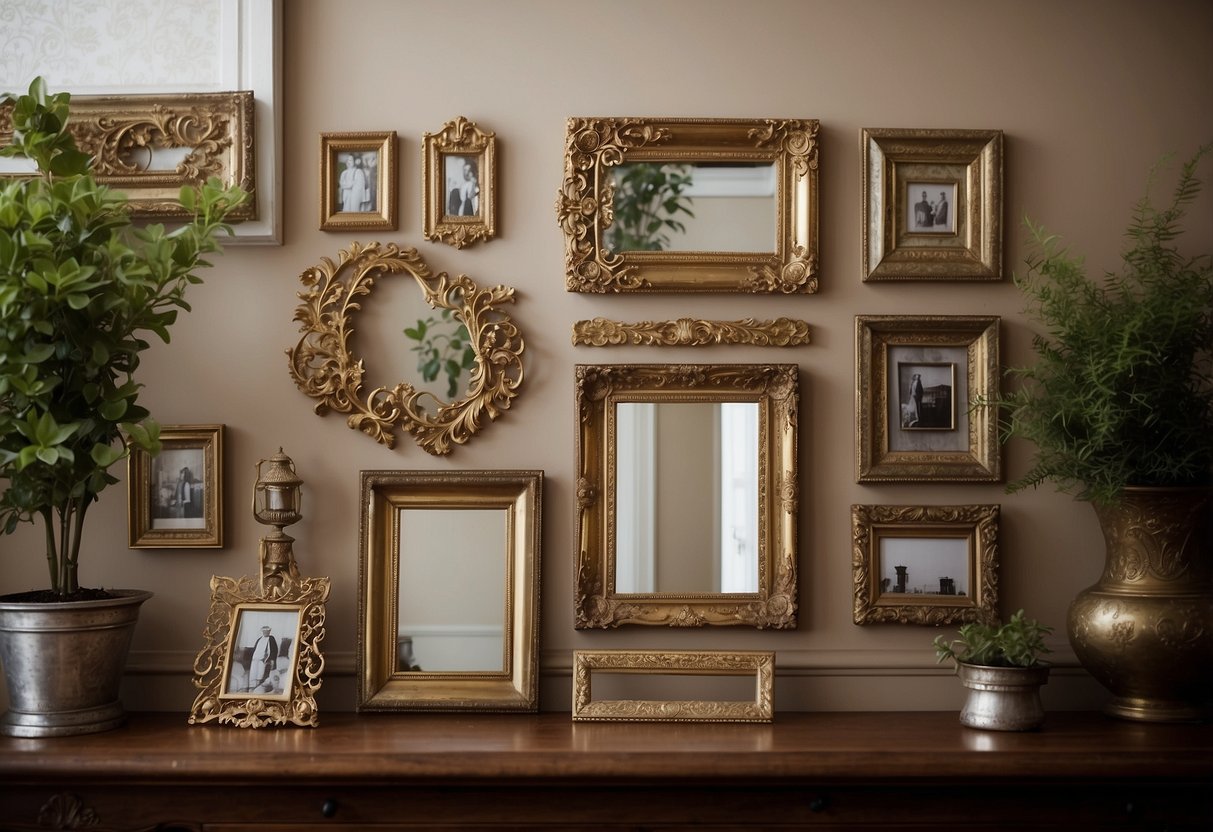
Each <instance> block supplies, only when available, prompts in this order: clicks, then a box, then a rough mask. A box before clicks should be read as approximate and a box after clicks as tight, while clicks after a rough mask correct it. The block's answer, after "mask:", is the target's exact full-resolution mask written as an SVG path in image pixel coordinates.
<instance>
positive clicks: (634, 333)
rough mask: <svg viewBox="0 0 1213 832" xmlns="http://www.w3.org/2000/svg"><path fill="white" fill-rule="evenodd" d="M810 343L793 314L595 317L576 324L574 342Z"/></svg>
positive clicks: (587, 344)
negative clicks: (632, 320)
mask: <svg viewBox="0 0 1213 832" xmlns="http://www.w3.org/2000/svg"><path fill="white" fill-rule="evenodd" d="M808 343H809V325H808V324H807V323H805V322H804V321H800V320H795V319H792V318H775V319H774V320H767V321H758V320H755V319H754V318H742V319H741V320H739V321H704V320H695V319H693V318H679V319H677V320H674V321H640V322H639V323H624V322H622V321H612V320H609V319H607V318H593V319H592V320H587V321H577V322H576V323H574V324H573V346H585V347H607V346H619V345H623V344H632V345H645V346H661V347H675V346H677V347H703V346H712V345H716V344H745V345H748V346H754V347H799V346H803V345H805V344H808Z"/></svg>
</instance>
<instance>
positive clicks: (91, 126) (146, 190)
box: [0, 90, 257, 221]
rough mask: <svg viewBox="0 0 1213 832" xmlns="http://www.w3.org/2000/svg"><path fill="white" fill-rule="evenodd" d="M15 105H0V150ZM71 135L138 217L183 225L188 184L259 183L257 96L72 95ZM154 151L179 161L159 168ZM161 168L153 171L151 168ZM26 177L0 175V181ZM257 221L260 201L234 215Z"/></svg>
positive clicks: (233, 217) (6, 140) (247, 187)
mask: <svg viewBox="0 0 1213 832" xmlns="http://www.w3.org/2000/svg"><path fill="white" fill-rule="evenodd" d="M12 129H13V127H12V115H11V105H9V106H8V107H0V147H2V146H4V145H7V144H8V143H9V141H10V140H11V136H12ZM68 131H69V132H70V133H71V134H72V136H73V137H74V138H75V139H76V145H77V146H78V147H79V148H80V149H81V150H82V151H84V152H85V153H87V154H89V155H91V156H92V157H93V174H94V175H95V177H96V179H97V181H98V182H100V183H101V184H103V185H108V186H110V187H112V188H114V189H116V190H119V191H122V192H124V193H125V194H126V195H127V197H128V198H129V200H130V202H129V207H130V211H131V214H132V215H134V216H137V217H148V218H159V219H184V218H188V217H190V216H192V213H191V212H190V211H188V210H186V209H185V208H183V207H182V206H181V203H180V202H179V201H178V194H179V192H180V191H181V188H182V187H184V186H187V185H189V186H194V187H197V186H200V185H202V184H203V183H204V182H206V181H207V180H208V179H209V178H211V177H217V178H219V179H220V180H221V181H222V182H223V183H224V184H225V185H239V186H240V187H241V188H244V189H245V190H246V191H249V192H250V193H253V191H254V185H255V183H256V169H255V163H254V159H255V150H256V145H255V143H254V118H253V93H252V92H250V91H247V90H246V91H241V92H205V93H202V92H200V93H181V94H169V95H162V94H156V95H74V96H72V100H71V117H70V120H69V121H68ZM153 151H168V152H169V155H171V158H172V159H173V160H174V161H172V162H171V163H170V162H165V163H163V164H166V165H167V164H171V165H172V166H171V168H170V167H165V168H161V167H159V165H160V164H162V163H161V162H157V161H155V158H154V157H153ZM153 165H155V167H153ZM14 175H20V174H0V178H4V177H11V176H14ZM228 218H229V219H230V220H232V221H238V220H254V219H257V198H256V194H255V193H253V198H252V199H250V200H248V201H247V202H246V203H245V204H244V205H242V206H241V207H240V208H238V209H236V211H235V212H234V213H232V214H230V215H229V217H228Z"/></svg>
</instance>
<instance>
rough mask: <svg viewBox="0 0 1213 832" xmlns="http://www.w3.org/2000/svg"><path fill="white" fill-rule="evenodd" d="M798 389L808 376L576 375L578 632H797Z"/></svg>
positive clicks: (724, 372)
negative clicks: (623, 628)
mask: <svg viewBox="0 0 1213 832" xmlns="http://www.w3.org/2000/svg"><path fill="white" fill-rule="evenodd" d="M798 384H799V368H798V366H797V365H795V364H719V365H713V364H673V365H671V364H611V365H578V366H577V367H576V379H575V387H574V390H575V395H576V409H577V419H578V423H577V448H576V458H577V477H578V479H577V528H576V535H577V547H578V554H577V573H576V584H575V592H576V595H575V600H574V610H575V618H574V626H576V627H577V628H578V629H592V628H607V627H617V626H619V625H621V624H648V625H660V626H669V627H698V626H704V625H730V624H732V625H743V626H750V627H757V628H776V629H780V628H794V627H795V626H796V592H797V587H796V553H797V538H796V518H797V509H798V499H799V498H798V493H797V457H796V441H797V431H798V425H797V421H798V401H799V400H798ZM659 500H660V501H661V502H662V505H663V506H664V509H663V511H661V512H657V511H656V510H655V507H656V505H657V502H658V501H659ZM675 502H676V503H677V506H676V507H675ZM708 518H712V520H711V521H710V522H709V520H708Z"/></svg>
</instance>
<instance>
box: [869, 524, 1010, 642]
mask: <svg viewBox="0 0 1213 832" xmlns="http://www.w3.org/2000/svg"><path fill="white" fill-rule="evenodd" d="M998 517H999V506H997V505H966V506H881V505H877V506H864V505H853V506H851V546H852V551H851V566H852V570H853V573H854V582H855V586H854V592H855V604H854V617H855V623H856V624H928V625H935V626H938V625H941V624H963V623H967V622H971V621H979V622H982V623H986V624H993V623H997V621H998Z"/></svg>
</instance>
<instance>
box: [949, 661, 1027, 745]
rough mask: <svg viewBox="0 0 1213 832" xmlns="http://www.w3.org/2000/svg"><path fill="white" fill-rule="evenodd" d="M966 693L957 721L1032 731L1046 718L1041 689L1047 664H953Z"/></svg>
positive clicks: (984, 727)
mask: <svg viewBox="0 0 1213 832" xmlns="http://www.w3.org/2000/svg"><path fill="white" fill-rule="evenodd" d="M956 675H957V676H959V677H960V683H961V684H962V685H964V687H965V690H966V691H967V695H966V697H965V703H964V706H963V707H962V708H961V709H960V724H961V725H967V726H968V727H970V728H980V729H982V730H984V731H1034V730H1036V729H1037V728H1039V727H1040V726H1041V723H1043V722H1044V721H1045V709H1044V705H1042V704H1041V702H1040V688H1041V686H1042V685H1046V684H1048V682H1049V665H1047V664H1045V663H1044V662H1038V663H1036V664H1034V665H1032V666H1031V667H989V666H986V665H980V664H966V663H965V662H959V663H958V664H957V665H956Z"/></svg>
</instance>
